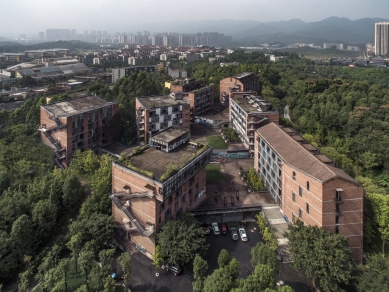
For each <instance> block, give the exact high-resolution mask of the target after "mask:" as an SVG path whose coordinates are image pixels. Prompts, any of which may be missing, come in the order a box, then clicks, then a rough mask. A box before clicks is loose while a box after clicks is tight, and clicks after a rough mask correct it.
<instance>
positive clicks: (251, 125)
mask: <svg viewBox="0 0 389 292" xmlns="http://www.w3.org/2000/svg"><path fill="white" fill-rule="evenodd" d="M253 94H255V92H254V91H252V92H231V94H230V103H229V116H230V122H231V125H232V128H234V129H235V131H236V132H237V133H238V134H239V135H240V137H241V139H242V141H243V142H244V144H245V145H246V147H247V148H249V150H250V152H254V131H255V130H256V129H258V128H259V127H261V126H263V125H266V124H268V123H271V122H273V123H276V124H278V123H279V113H278V111H276V110H275V109H274V108H273V105H272V104H271V103H270V102H268V101H266V100H265V99H263V98H262V97H261V96H256V95H253Z"/></svg>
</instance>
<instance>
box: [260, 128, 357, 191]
mask: <svg viewBox="0 0 389 292" xmlns="http://www.w3.org/2000/svg"><path fill="white" fill-rule="evenodd" d="M285 130H286V131H288V133H287V132H285V131H284V130H283V128H282V127H281V126H278V125H276V124H274V123H270V124H267V125H265V126H263V127H261V128H259V129H257V130H256V131H257V132H258V134H260V136H261V137H262V138H263V139H264V140H265V141H266V142H267V143H268V144H269V145H270V146H271V147H272V148H273V149H274V151H275V152H277V154H278V155H279V156H280V157H281V158H282V160H284V161H285V163H287V164H289V165H291V166H292V167H295V168H297V169H299V170H301V171H303V172H305V173H306V174H308V175H310V176H312V177H314V178H316V179H317V180H319V181H321V182H326V181H328V180H331V179H334V178H337V177H338V178H342V179H344V180H347V181H350V182H352V183H355V184H358V183H357V182H356V181H355V180H354V179H353V178H352V177H351V176H349V175H348V174H347V173H345V172H344V171H343V170H341V169H339V168H337V167H335V166H332V165H330V164H327V163H328V162H332V161H331V160H330V159H329V158H328V157H327V156H325V155H324V154H320V155H314V153H312V152H310V151H309V150H308V149H307V147H306V146H305V147H304V146H303V145H302V144H300V143H299V141H298V140H300V139H295V137H292V136H291V135H293V132H290V128H285ZM294 136H295V135H294ZM302 143H304V145H306V143H305V141H304V142H302ZM326 162H327V163H326Z"/></svg>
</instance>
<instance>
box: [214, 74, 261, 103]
mask: <svg viewBox="0 0 389 292" xmlns="http://www.w3.org/2000/svg"><path fill="white" fill-rule="evenodd" d="M241 91H255V92H256V94H259V79H258V77H257V76H255V75H254V73H252V72H243V73H240V74H238V75H236V76H232V77H227V78H224V79H222V80H221V81H220V102H221V103H227V104H228V102H229V97H230V93H231V92H241Z"/></svg>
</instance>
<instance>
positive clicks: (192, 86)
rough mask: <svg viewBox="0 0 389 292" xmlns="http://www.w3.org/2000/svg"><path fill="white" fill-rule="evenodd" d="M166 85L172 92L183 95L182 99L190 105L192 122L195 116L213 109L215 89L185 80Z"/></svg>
mask: <svg viewBox="0 0 389 292" xmlns="http://www.w3.org/2000/svg"><path fill="white" fill-rule="evenodd" d="M165 85H166V86H168V87H169V88H170V92H174V93H182V94H183V97H182V98H183V99H184V100H186V101H187V102H188V103H189V104H190V114H191V119H192V120H193V119H194V118H195V116H197V115H200V114H203V113H206V112H208V111H210V110H211V109H212V108H213V104H214V95H213V88H212V87H211V86H204V84H203V82H202V81H196V80H195V79H193V78H185V79H176V80H174V81H172V82H167V83H166V84H165Z"/></svg>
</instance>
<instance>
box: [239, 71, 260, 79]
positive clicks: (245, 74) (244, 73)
mask: <svg viewBox="0 0 389 292" xmlns="http://www.w3.org/2000/svg"><path fill="white" fill-rule="evenodd" d="M249 76H253V77H255V75H254V74H253V72H242V73H240V74H238V75H235V76H234V77H235V78H236V79H242V78H246V77H249Z"/></svg>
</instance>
